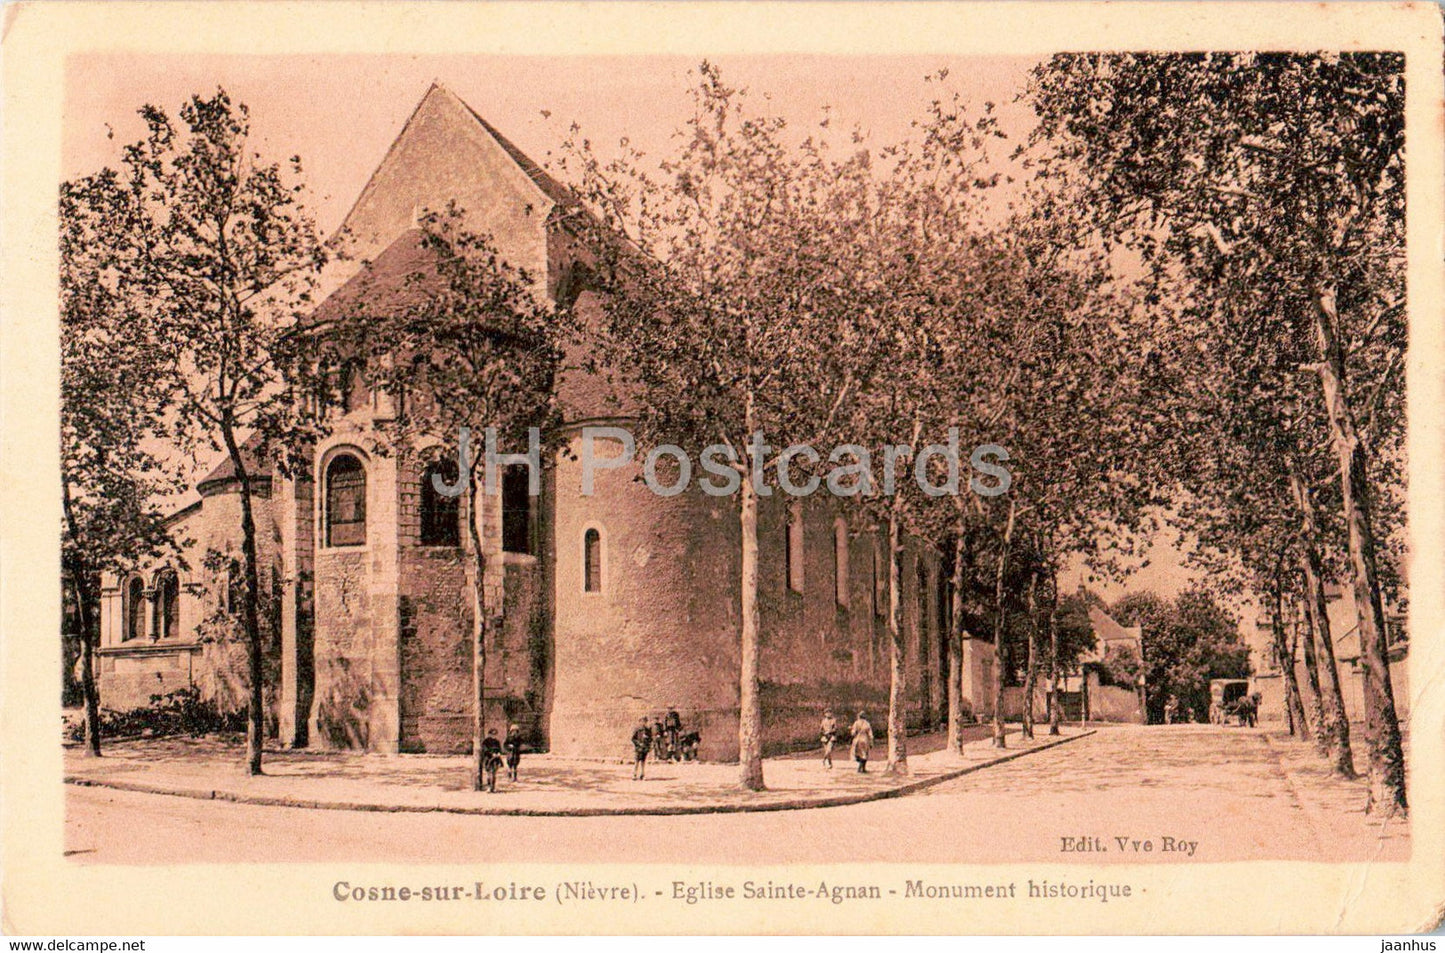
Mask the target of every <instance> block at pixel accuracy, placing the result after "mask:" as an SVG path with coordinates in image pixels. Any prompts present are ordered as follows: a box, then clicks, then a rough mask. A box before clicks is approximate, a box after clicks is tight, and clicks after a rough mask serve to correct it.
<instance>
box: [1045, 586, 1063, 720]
mask: <svg viewBox="0 0 1445 953" xmlns="http://www.w3.org/2000/svg"><path fill="white" fill-rule="evenodd" d="M1058 615H1059V573H1058V570H1057V569H1054V568H1052V567H1051V568H1050V569H1049V618H1048V626H1049V734H1051V735H1056V734H1058V733H1059V723H1060V722H1061V721H1062V720H1063V715H1062V714H1061V713H1060V711H1059V709H1060V708H1061V707H1062V705H1061V704H1060V699H1059V624H1058V623H1059V619H1058Z"/></svg>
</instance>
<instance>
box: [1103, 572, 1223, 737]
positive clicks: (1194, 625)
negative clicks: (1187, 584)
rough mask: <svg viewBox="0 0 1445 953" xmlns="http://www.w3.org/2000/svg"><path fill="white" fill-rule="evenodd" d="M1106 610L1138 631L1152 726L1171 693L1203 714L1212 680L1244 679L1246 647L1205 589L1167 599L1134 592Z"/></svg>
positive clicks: (1156, 721) (1158, 720)
mask: <svg viewBox="0 0 1445 953" xmlns="http://www.w3.org/2000/svg"><path fill="white" fill-rule="evenodd" d="M1109 611H1110V614H1111V615H1113V616H1114V617H1115V618H1116V619H1118V620H1119V621H1120V622H1122V623H1124V624H1125V625H1137V626H1141V627H1142V629H1143V646H1142V648H1143V653H1142V654H1143V658H1142V663H1143V666H1144V678H1145V684H1147V685H1148V687H1149V695H1148V698H1147V705H1148V714H1149V721H1150V722H1151V723H1154V724H1159V723H1162V722H1163V721H1164V703H1165V701H1166V700H1167V699H1168V698H1169V696H1170V695H1174V696H1176V697H1178V698H1179V700H1180V702H1182V703H1183V704H1185V705H1188V706H1189V707H1192V708H1193V709H1194V710H1195V711H1204V710H1206V709H1207V708H1208V707H1209V682H1210V680H1211V679H1215V678H1248V677H1249V646H1247V645H1246V644H1244V642H1243V640H1241V639H1240V636H1239V627H1238V625H1237V623H1236V622H1235V621H1234V619H1233V618H1232V617H1231V616H1230V615H1229V613H1228V612H1227V611H1226V610H1225V609H1224V607H1223V606H1221V605H1220V604H1219V602H1218V600H1217V599H1216V598H1215V596H1214V594H1213V593H1212V592H1210V591H1208V590H1207V589H1201V588H1194V589H1189V590H1186V591H1184V592H1181V593H1180V594H1179V595H1178V596H1176V597H1175V598H1174V599H1172V600H1165V599H1163V598H1161V597H1159V596H1158V595H1155V594H1154V593H1148V592H1146V593H1135V594H1131V595H1127V596H1124V597H1123V598H1122V599H1120V600H1119V601H1118V602H1116V603H1114V606H1113V608H1111V609H1110V610H1109Z"/></svg>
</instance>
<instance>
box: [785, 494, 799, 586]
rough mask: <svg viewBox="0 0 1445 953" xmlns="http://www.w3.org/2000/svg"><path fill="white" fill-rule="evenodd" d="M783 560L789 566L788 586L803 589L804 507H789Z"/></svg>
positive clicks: (795, 505) (794, 505)
mask: <svg viewBox="0 0 1445 953" xmlns="http://www.w3.org/2000/svg"><path fill="white" fill-rule="evenodd" d="M783 562H784V564H785V566H786V567H787V574H788V588H789V589H791V590H793V591H794V592H802V591H803V507H802V506H801V505H800V504H798V503H793V504H792V505H790V506H789V507H788V528H787V530H786V531H785V535H784V537H783Z"/></svg>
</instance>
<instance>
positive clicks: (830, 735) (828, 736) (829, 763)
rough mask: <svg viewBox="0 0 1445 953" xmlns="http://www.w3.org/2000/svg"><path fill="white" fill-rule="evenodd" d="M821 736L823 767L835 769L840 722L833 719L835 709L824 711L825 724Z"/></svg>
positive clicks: (822, 726)
mask: <svg viewBox="0 0 1445 953" xmlns="http://www.w3.org/2000/svg"><path fill="white" fill-rule="evenodd" d="M820 731H821V735H820V737H819V740H820V741H822V743H823V767H825V768H831V767H833V745H834V744H835V743H836V742H837V741H838V721H837V719H835V718H834V717H833V709H831V708H825V709H823V723H822V725H821V726H820Z"/></svg>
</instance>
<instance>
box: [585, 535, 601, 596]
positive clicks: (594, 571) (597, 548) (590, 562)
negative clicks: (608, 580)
mask: <svg viewBox="0 0 1445 953" xmlns="http://www.w3.org/2000/svg"><path fill="white" fill-rule="evenodd" d="M582 563H583V566H582V573H583V582H582V589H583V591H584V592H601V591H602V534H601V533H599V532H597V530H595V529H589V530H588V531H587V532H586V533H585V534H583V536H582Z"/></svg>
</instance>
